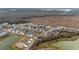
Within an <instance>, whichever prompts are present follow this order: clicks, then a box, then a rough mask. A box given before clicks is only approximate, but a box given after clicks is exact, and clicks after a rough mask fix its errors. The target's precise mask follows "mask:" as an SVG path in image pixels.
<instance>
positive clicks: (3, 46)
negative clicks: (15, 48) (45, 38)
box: [0, 35, 23, 50]
mask: <svg viewBox="0 0 79 59" xmlns="http://www.w3.org/2000/svg"><path fill="white" fill-rule="evenodd" d="M22 37H23V36H21V35H11V36H9V37H7V38H5V39H4V40H2V41H0V50H11V49H12V48H11V46H12V45H13V44H14V43H15V42H16V41H18V40H20V39H21V38H22Z"/></svg>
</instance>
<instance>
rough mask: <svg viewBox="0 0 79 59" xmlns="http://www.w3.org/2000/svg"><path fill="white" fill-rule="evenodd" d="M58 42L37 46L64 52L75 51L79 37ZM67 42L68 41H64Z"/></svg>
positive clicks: (78, 44)
mask: <svg viewBox="0 0 79 59" xmlns="http://www.w3.org/2000/svg"><path fill="white" fill-rule="evenodd" d="M57 40H58V42H54V41H49V42H45V43H41V44H39V45H38V46H37V47H38V48H56V49H65V50H77V49H79V36H73V37H72V38H59V39H57ZM64 40H69V41H64Z"/></svg>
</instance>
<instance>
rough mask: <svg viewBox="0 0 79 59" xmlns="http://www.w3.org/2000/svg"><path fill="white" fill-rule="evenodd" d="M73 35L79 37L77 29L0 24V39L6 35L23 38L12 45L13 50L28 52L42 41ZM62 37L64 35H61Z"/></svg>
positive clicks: (28, 24) (24, 24)
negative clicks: (68, 34)
mask: <svg viewBox="0 0 79 59" xmlns="http://www.w3.org/2000/svg"><path fill="white" fill-rule="evenodd" d="M63 32H67V33H74V34H75V35H79V29H78V28H73V27H64V26H57V27H53V26H48V25H40V24H33V23H19V24H9V23H6V22H5V23H1V24H0V37H4V36H7V35H22V36H23V38H22V39H20V40H18V41H17V42H15V43H14V44H13V48H14V49H23V50H30V49H34V47H35V46H36V45H38V44H39V43H42V42H44V41H50V40H53V39H54V38H56V37H57V36H59V35H60V33H63ZM63 35H64V34H63Z"/></svg>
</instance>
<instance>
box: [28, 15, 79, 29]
mask: <svg viewBox="0 0 79 59" xmlns="http://www.w3.org/2000/svg"><path fill="white" fill-rule="evenodd" d="M29 21H30V22H32V23H36V24H43V25H51V26H71V27H75V28H79V15H71V16H66V15H64V16H62V15H57V16H46V17H36V18H30V19H29Z"/></svg>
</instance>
